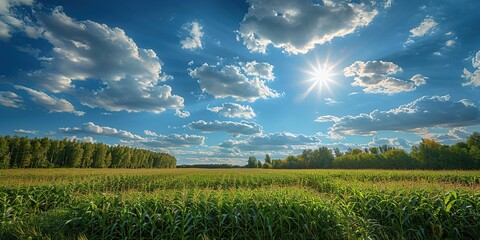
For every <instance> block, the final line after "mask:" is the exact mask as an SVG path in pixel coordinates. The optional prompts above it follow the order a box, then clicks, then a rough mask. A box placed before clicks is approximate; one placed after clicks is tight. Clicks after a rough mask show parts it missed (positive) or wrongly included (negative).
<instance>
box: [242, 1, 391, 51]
mask: <svg viewBox="0 0 480 240" xmlns="http://www.w3.org/2000/svg"><path fill="white" fill-rule="evenodd" d="M387 2H388V1H387ZM248 3H249V5H250V7H249V9H248V12H247V14H245V16H244V18H243V21H242V22H241V24H240V29H239V30H238V32H237V33H238V36H237V38H238V39H240V38H241V39H242V40H243V43H244V44H245V45H246V47H247V48H248V49H249V50H250V51H252V52H260V53H265V52H266V49H267V47H268V45H270V44H272V45H273V46H274V47H276V48H282V49H283V50H284V51H285V52H287V53H290V54H299V53H302V54H303V53H307V52H308V51H309V50H311V49H313V48H314V47H315V45H322V44H325V43H327V42H329V41H331V40H332V39H334V38H338V37H343V36H346V35H348V34H351V33H353V32H354V31H355V30H357V29H358V28H361V27H365V26H367V25H368V24H370V22H371V21H372V20H373V18H374V17H375V16H376V15H377V13H378V10H376V9H375V6H374V5H370V4H368V3H360V4H357V3H353V2H340V1H331V0H324V1H322V3H319V4H318V3H313V2H312V1H309V0H281V1H278V0H249V1H248ZM385 6H388V4H387V5H385Z"/></svg>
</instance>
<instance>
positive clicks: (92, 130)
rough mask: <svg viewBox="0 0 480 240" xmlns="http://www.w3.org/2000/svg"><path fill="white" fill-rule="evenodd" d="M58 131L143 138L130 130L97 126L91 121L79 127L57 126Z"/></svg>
mask: <svg viewBox="0 0 480 240" xmlns="http://www.w3.org/2000/svg"><path fill="white" fill-rule="evenodd" d="M58 133H61V134H70V135H75V134H85V135H97V136H108V137H116V138H120V139H127V140H142V139H143V138H142V137H140V136H139V135H136V134H133V133H131V132H128V131H125V130H118V129H116V128H111V127H102V126H98V125H96V124H94V123H92V122H87V123H84V124H82V126H80V127H73V128H69V127H67V128H59V129H58Z"/></svg>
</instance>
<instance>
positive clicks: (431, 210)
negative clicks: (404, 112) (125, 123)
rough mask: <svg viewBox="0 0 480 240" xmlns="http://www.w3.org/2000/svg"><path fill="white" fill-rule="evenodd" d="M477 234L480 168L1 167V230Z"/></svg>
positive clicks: (109, 234) (118, 234) (113, 234)
mask: <svg viewBox="0 0 480 240" xmlns="http://www.w3.org/2000/svg"><path fill="white" fill-rule="evenodd" d="M29 238H30V239H480V171H418V170H415V171H413V170H412V171H387V170H272V169H9V170H0V239H29Z"/></svg>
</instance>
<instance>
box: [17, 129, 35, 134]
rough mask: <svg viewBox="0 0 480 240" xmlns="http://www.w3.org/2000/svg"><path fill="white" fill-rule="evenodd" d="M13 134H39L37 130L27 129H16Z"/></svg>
mask: <svg viewBox="0 0 480 240" xmlns="http://www.w3.org/2000/svg"><path fill="white" fill-rule="evenodd" d="M13 132H14V133H20V134H33V135H36V134H38V131H37V130H25V129H15V130H13Z"/></svg>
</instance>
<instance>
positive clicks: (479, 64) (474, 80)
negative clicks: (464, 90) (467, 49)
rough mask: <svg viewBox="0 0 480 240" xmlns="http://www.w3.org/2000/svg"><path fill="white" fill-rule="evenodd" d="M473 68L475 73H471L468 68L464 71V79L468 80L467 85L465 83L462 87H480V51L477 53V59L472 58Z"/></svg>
mask: <svg viewBox="0 0 480 240" xmlns="http://www.w3.org/2000/svg"><path fill="white" fill-rule="evenodd" d="M472 66H473V67H474V68H476V69H475V72H473V73H472V72H470V71H468V70H467V69H466V68H464V69H463V75H462V77H463V78H465V80H467V82H466V83H463V84H462V86H470V85H472V86H475V87H480V51H478V52H477V54H476V55H475V57H473V58H472Z"/></svg>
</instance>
